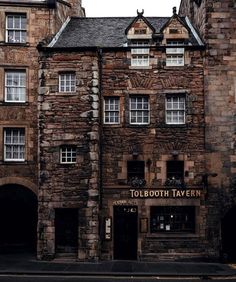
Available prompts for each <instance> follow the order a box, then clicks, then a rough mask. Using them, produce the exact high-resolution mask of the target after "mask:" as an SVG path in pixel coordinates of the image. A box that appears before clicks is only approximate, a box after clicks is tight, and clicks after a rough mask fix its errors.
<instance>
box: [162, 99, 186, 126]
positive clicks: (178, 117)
mask: <svg viewBox="0 0 236 282" xmlns="http://www.w3.org/2000/svg"><path fill="white" fill-rule="evenodd" d="M185 111H186V97H185V96H184V95H171V96H167V97H166V99H165V116H166V124H177V125H179V124H185V119H186V117H185V115H186V113H185Z"/></svg>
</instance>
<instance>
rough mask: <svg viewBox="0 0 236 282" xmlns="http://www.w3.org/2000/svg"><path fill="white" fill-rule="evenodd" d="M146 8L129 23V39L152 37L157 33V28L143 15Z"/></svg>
mask: <svg viewBox="0 0 236 282" xmlns="http://www.w3.org/2000/svg"><path fill="white" fill-rule="evenodd" d="M143 13H144V10H142V12H141V13H140V12H138V10H137V14H138V15H137V17H135V18H134V20H133V21H132V22H131V23H130V24H129V26H128V27H127V28H126V30H125V34H126V35H127V39H151V38H152V34H153V33H155V28H154V27H153V26H152V25H151V24H150V23H149V21H148V20H147V19H146V18H145V17H144V16H143Z"/></svg>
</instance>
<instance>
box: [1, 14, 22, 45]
mask: <svg viewBox="0 0 236 282" xmlns="http://www.w3.org/2000/svg"><path fill="white" fill-rule="evenodd" d="M10 19H11V22H12V24H11V25H10ZM26 37H27V16H26V14H7V15H6V42H8V43H26Z"/></svg>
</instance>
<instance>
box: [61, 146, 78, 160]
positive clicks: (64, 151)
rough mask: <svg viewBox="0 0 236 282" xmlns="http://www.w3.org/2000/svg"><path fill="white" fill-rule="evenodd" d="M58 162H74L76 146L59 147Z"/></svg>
mask: <svg viewBox="0 0 236 282" xmlns="http://www.w3.org/2000/svg"><path fill="white" fill-rule="evenodd" d="M60 163H61V164H73V163H76V147H75V146H62V147H61V148H60Z"/></svg>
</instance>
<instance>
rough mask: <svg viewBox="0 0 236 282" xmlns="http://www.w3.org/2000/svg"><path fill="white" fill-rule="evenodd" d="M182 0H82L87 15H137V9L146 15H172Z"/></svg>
mask: <svg viewBox="0 0 236 282" xmlns="http://www.w3.org/2000/svg"><path fill="white" fill-rule="evenodd" d="M180 1H181V0H118V1H115V0H82V5H83V7H84V8H85V10H86V16H87V17H129V16H131V17H135V16H136V15H137V12H136V11H137V9H138V10H139V11H140V12H141V11H142V9H144V16H156V17H163V16H171V15H172V8H173V7H177V11H178V8H179V4H180Z"/></svg>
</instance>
